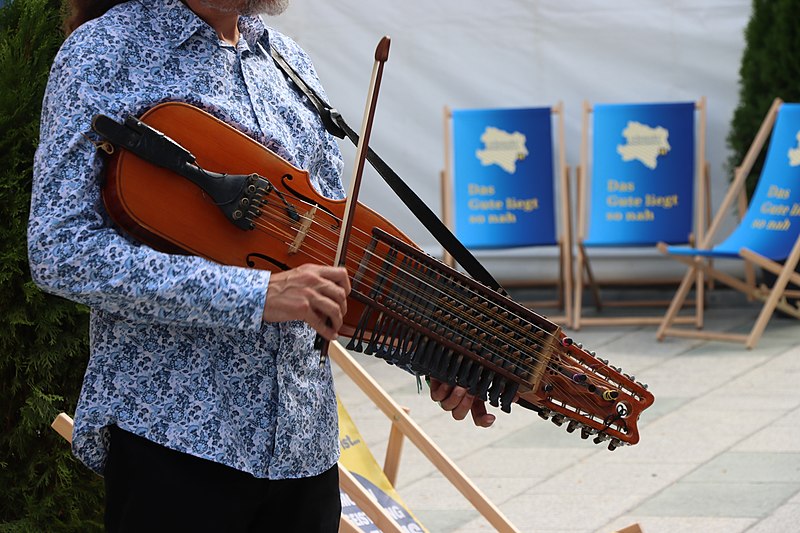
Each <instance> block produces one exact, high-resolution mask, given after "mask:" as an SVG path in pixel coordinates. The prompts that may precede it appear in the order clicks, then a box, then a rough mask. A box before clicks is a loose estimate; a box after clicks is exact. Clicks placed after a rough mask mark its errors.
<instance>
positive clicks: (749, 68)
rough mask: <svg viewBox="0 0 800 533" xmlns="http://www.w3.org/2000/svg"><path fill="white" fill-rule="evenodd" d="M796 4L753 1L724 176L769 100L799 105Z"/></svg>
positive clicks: (799, 6)
mask: <svg viewBox="0 0 800 533" xmlns="http://www.w3.org/2000/svg"><path fill="white" fill-rule="evenodd" d="M798 13H800V0H753V11H752V13H751V17H750V22H749V23H748V25H747V28H746V29H745V49H744V53H743V54H742V63H741V67H740V69H739V105H738V107H737V108H736V110H735V112H734V114H733V121H732V122H731V131H730V134H729V135H728V147H729V148H730V149H731V150H732V155H731V157H730V159H729V161H728V168H729V175H730V176H731V177H733V168H735V166H736V165H738V164H740V163H741V162H742V160H743V159H744V155H745V153H747V149H748V148H750V145H751V144H752V142H753V139H754V138H755V136H756V132H757V131H758V128H759V126H760V125H761V122H762V121H763V120H764V116H765V115H766V114H767V110H769V106H770V104H771V103H772V101H773V100H774V99H775V97H780V98H782V99H783V100H784V101H785V102H800V25H798ZM763 162H764V153H763V151H762V154H761V157H760V158H759V160H758V162H757V164H756V165H755V166H754V167H753V171H752V172H751V174H750V176H749V178H748V181H747V189H748V195H749V194H752V192H753V189H755V185H756V183H757V181H758V176H759V175H760V173H761V166H762V165H763Z"/></svg>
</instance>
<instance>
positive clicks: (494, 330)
mask: <svg viewBox="0 0 800 533" xmlns="http://www.w3.org/2000/svg"><path fill="white" fill-rule="evenodd" d="M267 211H271V212H270V215H272V218H275V213H276V211H275V210H274V209H271V210H269V209H268V210H267ZM281 211H282V210H280V209H278V210H277V213H278V215H277V216H278V218H281V219H283V220H281V222H283V223H284V224H285V223H287V222H289V223H291V225H292V226H297V225H302V223H299V222H295V221H288V220H286V218H287V217H285V216H282V215H281V214H280V213H281ZM301 216H305V215H301ZM261 218H263V217H261ZM273 226H274V225H273ZM316 226H317V224H316V223H314V221H311V224H309V227H316ZM294 230H296V231H299V229H298V228H297V227H294ZM355 230H356V231H358V232H359V233H361V234H365V232H363V231H361V230H359V229H358V228H355ZM281 233H282V234H283V235H284V238H285V239H286V241H292V240H293V237H292V236H291V235H289V234H288V233H287V232H286V231H281ZM331 233H332V232H331ZM307 236H310V237H311V238H312V239H315V240H316V241H317V242H319V243H320V244H321V245H323V246H327V247H328V248H332V244H330V239H325V238H324V235H322V234H321V233H320V232H314V231H310V230H309V231H308V233H307ZM326 241H327V242H326ZM354 243H355V244H357V246H358V247H359V249H360V250H364V251H365V253H370V252H368V251H366V249H365V248H364V242H363V241H361V240H354ZM373 256H374V254H373ZM312 259H317V260H319V261H321V262H327V261H326V259H327V258H312ZM368 268H370V270H372V271H373V273H376V272H375V270H374V269H372V268H371V267H368ZM397 268H398V269H399V270H403V269H402V267H401V266H399V265H397ZM406 273H407V274H408V275H409V276H411V277H414V278H415V279H417V281H418V282H420V283H421V284H425V285H427V286H428V287H429V288H431V289H433V290H435V291H436V292H438V293H442V294H444V295H445V298H446V297H447V296H449V297H451V298H453V299H454V300H458V299H459V297H460V294H458V293H457V292H453V291H449V292H447V293H446V292H444V291H442V290H441V288H440V287H439V286H433V285H431V284H429V283H427V282H425V281H424V280H421V279H419V278H418V277H417V276H416V275H415V274H413V273H410V272H406ZM393 281H394V282H397V281H398V280H393ZM402 285H405V287H404V288H405V289H406V290H407V291H409V292H412V293H413V290H414V289H415V287H413V286H410V285H408V284H405V283H402ZM401 288H403V287H401ZM461 288H462V289H464V287H463V286H461ZM470 292H472V294H473V296H480V297H481V298H482V299H483V300H484V301H485V300H486V299H485V298H483V297H482V296H481V295H478V294H476V293H474V292H473V291H470ZM441 304H442V305H440V307H444V308H445V309H447V310H449V311H451V312H453V313H454V314H456V315H458V316H459V318H461V319H462V320H464V321H465V322H467V323H469V324H470V325H471V326H472V327H473V331H478V330H483V331H484V332H486V331H487V330H486V328H485V326H484V324H483V323H480V324H479V323H476V322H474V321H473V320H472V319H471V318H470V317H469V315H468V314H465V313H463V312H460V311H459V310H458V308H457V307H458V306H457V305H451V304H449V303H448V302H447V300H446V299H445V300H442V301H441ZM462 305H467V304H462ZM486 305H494V304H493V303H491V302H488V301H487V302H486ZM515 317H516V315H515ZM501 318H502V317H501ZM516 318H517V319H519V320H522V319H520V317H516ZM512 320H513V319H512ZM519 320H518V321H519ZM502 322H503V320H500V321H499V323H500V324H501V325H502ZM506 326H508V327H509V329H511V330H513V329H514V328H513V327H512V326H513V324H512V323H511V322H510V321H508V320H506ZM540 331H541V332H542V333H543V334H544V335H550V336H552V335H551V334H549V333H548V332H546V330H543V329H541V330H540ZM488 332H489V333H490V334H492V335H494V336H495V337H496V338H498V339H502V340H505V341H506V342H507V343H508V344H509V345H514V346H515V348H517V349H518V351H520V352H524V353H528V354H529V353H530V351H531V347H530V346H524V345H522V346H521V345H519V344H518V343H517V342H516V339H514V338H513V337H510V336H509V335H508V334H506V333H505V332H503V331H501V330H499V329H498V328H497V327H493V328H491V330H488ZM454 333H456V332H454ZM473 335H474V333H473ZM533 351H534V354H535V355H542V353H541V352H538V351H536V350H533ZM494 355H496V356H497V358H498V359H500V360H501V361H502V362H505V363H510V364H512V365H514V366H516V367H517V368H522V369H524V370H529V367H528V366H526V365H524V364H523V363H521V362H520V361H519V359H508V358H506V357H505V356H503V355H502V354H494ZM535 360H536V358H534V361H535ZM530 368H532V367H530Z"/></svg>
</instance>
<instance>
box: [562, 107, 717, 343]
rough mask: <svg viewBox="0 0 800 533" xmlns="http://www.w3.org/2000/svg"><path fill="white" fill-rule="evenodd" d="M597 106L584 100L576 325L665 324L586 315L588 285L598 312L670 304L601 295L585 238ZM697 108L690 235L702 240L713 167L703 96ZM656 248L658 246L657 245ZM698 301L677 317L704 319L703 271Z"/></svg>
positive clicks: (653, 319)
mask: <svg viewBox="0 0 800 533" xmlns="http://www.w3.org/2000/svg"><path fill="white" fill-rule="evenodd" d="M593 110H594V109H593V107H592V105H591V104H590V103H589V102H588V101H584V102H583V122H582V128H581V148H580V150H581V151H580V165H579V166H578V168H577V171H576V182H577V183H576V187H575V188H576V191H577V193H576V194H577V198H576V211H577V223H576V231H577V235H576V238H575V241H576V246H575V247H576V252H575V269H576V270H575V291H574V296H575V303H574V305H573V306H572V307H573V312H574V316H573V318H572V320H571V325H572V328H573V329H575V330H578V329H580V328H581V327H582V326H613V325H616V326H629V325H658V324H660V323H661V321H662V319H663V317H662V316H646V315H642V314H635V315H629V316H613V317H611V316H608V317H603V316H593V317H586V316H583V305H584V302H583V293H584V289H585V288H586V287H587V285H588V288H589V290H590V291H591V293H592V298H593V300H594V302H595V307H596V308H597V310H598V311H600V310H602V308H603V307H604V306H607V307H629V308H642V307H663V308H666V307H667V306H668V305H669V303H670V302H669V300H644V299H640V300H630V301H624V302H616V301H607V302H603V300H602V299H601V296H600V285H601V283H600V282H599V281H598V280H597V279H596V277H595V275H594V272H593V271H592V267H591V262H590V259H589V255H588V253H587V251H586V246H585V245H584V241H585V239H586V234H587V224H588V222H587V217H586V213H587V201H588V192H587V188H588V187H589V183H590V180H591V173H590V171H589V168H590V164H589V129H590V128H589V116H590V114H591V113H592V112H593ZM695 110H696V112H697V114H698V118H697V125H696V132H697V137H696V139H697V140H696V157H695V168H696V171H695V176H696V179H695V180H694V181H695V184H694V185H695V187H694V189H695V190H694V195H695V214H694V218H695V220H694V228H695V229H694V234H693V235H692V236H690V241H693V242H699V241H700V240H701V239H703V237H704V235H705V229H706V227H707V223H706V221H707V220H708V218H709V217H710V213H711V207H710V205H711V204H710V183H709V181H710V180H709V166H708V163H707V162H706V159H705V152H706V98H705V97H704V96H703V97H701V98H700V99H699V100H698V101H697V102H695ZM654 247H655V245H654ZM697 276H698V278H697V281H698V283H697V287H698V291H697V302H693V303H695V312H694V315H693V316H677V317H675V320H676V321H677V322H679V323H692V324H695V325H699V324H700V323H701V321H702V312H703V309H702V305H703V298H704V297H705V295H704V289H705V286H706V283H705V280H704V279H703V277H702V276H703V273H702V272H699V273H698V274H697ZM671 281H672V280H665V279H655V278H653V279H641V280H637V282H638V283H639V284H641V285H646V284H653V285H655V284H663V283H665V282H667V283H669V282H671Z"/></svg>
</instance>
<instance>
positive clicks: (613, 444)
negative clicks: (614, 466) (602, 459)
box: [608, 439, 622, 452]
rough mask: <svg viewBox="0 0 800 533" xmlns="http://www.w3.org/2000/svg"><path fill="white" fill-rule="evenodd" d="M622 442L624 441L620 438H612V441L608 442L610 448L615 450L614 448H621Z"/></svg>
mask: <svg viewBox="0 0 800 533" xmlns="http://www.w3.org/2000/svg"><path fill="white" fill-rule="evenodd" d="M621 444H622V442H620V440H619V439H611V442H609V443H608V450H609V451H611V452H613V451H614V450H616V449H617V448H619V447H620V445H621Z"/></svg>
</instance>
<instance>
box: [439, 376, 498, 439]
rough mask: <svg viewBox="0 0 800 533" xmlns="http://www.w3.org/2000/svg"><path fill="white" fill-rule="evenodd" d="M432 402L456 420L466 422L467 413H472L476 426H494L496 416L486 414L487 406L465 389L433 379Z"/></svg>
mask: <svg viewBox="0 0 800 533" xmlns="http://www.w3.org/2000/svg"><path fill="white" fill-rule="evenodd" d="M430 386H431V400H433V401H434V402H439V405H440V406H441V408H442V409H444V410H445V411H450V414H451V415H452V416H453V418H455V419H456V420H464V418H465V417H466V416H467V413H469V412H471V413H472V421H473V422H474V423H475V425H476V426H479V427H484V428H488V427H489V426H491V425H492V424H494V419H495V416H494V415H493V414H491V413H487V412H486V404H485V403H484V401H483V400H479V399H477V398H475V396H472V395H471V394H469V393H468V392H467V389H465V388H464V387H454V386H452V385H448V384H447V383H444V382H442V381H439V380H438V379H434V378H431V381H430Z"/></svg>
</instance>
